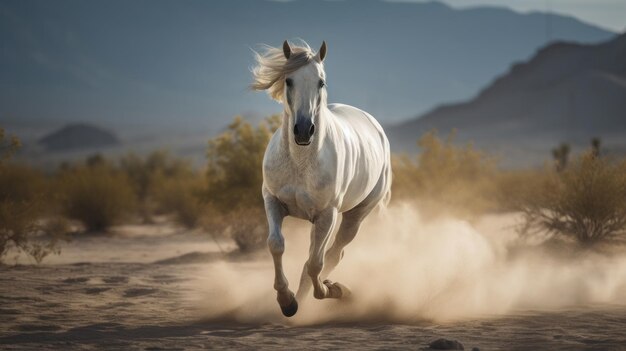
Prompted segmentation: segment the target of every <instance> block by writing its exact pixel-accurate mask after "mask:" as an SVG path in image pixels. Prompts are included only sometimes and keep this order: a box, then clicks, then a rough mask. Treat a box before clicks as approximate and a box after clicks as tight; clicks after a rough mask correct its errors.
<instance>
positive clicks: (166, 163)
mask: <svg viewBox="0 0 626 351" xmlns="http://www.w3.org/2000/svg"><path fill="white" fill-rule="evenodd" d="M119 167H120V169H121V170H122V171H123V172H124V173H125V174H126V176H127V177H128V179H129V180H130V182H131V185H132V187H133V190H134V191H135V196H136V197H137V200H138V205H139V212H140V213H141V216H142V217H143V219H144V221H146V222H150V221H151V218H152V212H153V211H154V209H153V208H152V205H153V202H155V201H156V200H157V199H156V197H157V196H162V193H163V190H162V189H161V188H162V187H163V186H169V188H171V187H172V186H171V185H170V184H165V185H164V184H163V182H167V183H170V182H171V181H172V180H179V179H184V178H186V177H188V176H189V175H190V174H192V173H193V170H192V167H191V165H190V164H189V163H187V162H185V161H184V160H181V159H177V158H174V157H172V156H171V155H170V154H169V153H168V152H167V151H155V152H152V153H151V154H149V155H148V156H146V157H140V156H138V155H136V154H133V153H130V154H127V155H125V156H124V157H122V158H121V159H120V162H119ZM169 188H168V189H169ZM157 205H162V204H157ZM166 211H169V210H166Z"/></svg>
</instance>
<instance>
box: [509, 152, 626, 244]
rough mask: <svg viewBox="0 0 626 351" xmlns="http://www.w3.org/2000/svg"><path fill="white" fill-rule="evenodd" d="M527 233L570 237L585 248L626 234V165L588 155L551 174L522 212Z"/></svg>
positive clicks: (527, 201) (527, 200)
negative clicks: (625, 232)
mask: <svg viewBox="0 0 626 351" xmlns="http://www.w3.org/2000/svg"><path fill="white" fill-rule="evenodd" d="M521 210H522V211H523V213H524V217H525V225H524V227H523V228H522V229H523V232H525V233H529V232H536V231H540V232H547V233H551V234H554V235H560V236H565V237H571V238H574V239H576V240H577V241H578V242H579V243H580V244H582V245H584V246H590V245H593V244H595V243H598V242H601V241H604V240H607V239H611V238H615V237H616V236H617V235H619V234H623V233H624V230H625V229H626V163H624V162H622V163H612V162H610V161H609V160H607V159H604V158H599V157H595V156H594V155H593V154H592V153H587V154H585V155H583V156H581V157H579V158H578V159H577V160H576V161H575V162H572V163H571V164H570V166H569V167H568V168H567V169H566V170H563V171H561V172H560V173H559V172H556V173H551V174H550V175H549V176H547V177H545V180H544V181H542V182H541V183H540V184H539V188H538V189H536V191H533V196H532V197H528V198H527V199H526V201H525V203H524V205H523V206H522V207H521Z"/></svg>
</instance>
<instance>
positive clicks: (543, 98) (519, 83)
mask: <svg viewBox="0 0 626 351" xmlns="http://www.w3.org/2000/svg"><path fill="white" fill-rule="evenodd" d="M453 128H454V129H456V130H457V133H458V134H457V135H458V138H459V140H460V141H468V140H472V141H474V142H475V144H476V145H477V146H479V147H483V148H485V149H488V150H492V151H501V152H503V153H505V154H506V153H509V152H513V155H517V156H524V157H526V158H529V160H530V161H533V162H536V161H538V159H537V157H543V158H547V157H549V153H548V150H549V149H550V148H551V147H553V146H555V145H556V144H558V143H560V142H568V143H571V144H573V145H574V146H579V147H583V146H587V145H588V143H589V140H590V139H591V138H592V137H601V138H602V139H603V140H605V141H606V145H607V146H611V145H612V147H613V148H614V149H615V150H617V151H619V150H621V151H626V34H622V35H620V36H618V37H616V38H615V39H613V40H610V41H608V42H605V43H602V44H597V45H581V44H576V43H567V42H559V43H554V44H552V45H549V46H547V47H544V48H542V49H541V50H539V51H538V52H537V54H536V55H535V56H534V57H533V58H532V59H531V60H529V61H528V62H525V63H519V64H516V65H513V66H512V68H511V69H510V70H509V72H508V73H506V74H505V75H503V76H502V77H500V78H498V79H496V80H495V81H494V82H493V83H492V84H491V85H489V86H488V87H487V88H486V89H484V90H483V91H482V92H481V93H480V94H479V95H478V96H477V97H476V98H474V99H472V100H470V101H468V102H465V103H459V104H453V105H447V106H442V107H439V108H436V109H434V110H433V111H431V112H429V113H426V114H424V115H422V116H420V117H417V118H415V119H413V120H410V121H407V122H404V123H401V124H398V125H395V126H391V127H389V128H387V130H388V133H389V134H390V136H391V138H392V144H393V147H394V148H395V149H396V150H405V151H411V150H416V149H415V141H416V140H417V139H418V138H419V136H420V135H421V134H423V133H425V132H426V131H428V130H431V129H437V130H438V131H439V132H443V133H447V132H449V131H450V130H451V129H453ZM533 153H534V156H533V155H532V154H533ZM523 154H525V155H523Z"/></svg>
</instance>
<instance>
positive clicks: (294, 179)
mask: <svg viewBox="0 0 626 351" xmlns="http://www.w3.org/2000/svg"><path fill="white" fill-rule="evenodd" d="M272 178H273V179H266V183H267V186H268V188H269V190H270V191H271V192H272V193H273V194H274V196H276V197H277V198H278V199H279V200H280V201H281V202H282V203H283V204H284V205H285V206H286V207H287V210H288V211H289V214H290V215H291V216H294V217H298V218H302V219H309V220H310V219H312V218H314V217H315V216H316V215H317V213H318V212H319V211H321V210H323V209H325V208H327V207H328V206H329V205H330V204H331V202H332V199H333V196H332V194H333V193H334V192H333V191H332V190H333V189H334V187H333V184H334V183H333V177H332V176H330V175H329V174H328V173H325V172H320V170H319V169H317V170H312V169H305V170H297V169H289V168H285V169H283V170H282V172H280V173H279V174H278V175H277V176H276V177H272Z"/></svg>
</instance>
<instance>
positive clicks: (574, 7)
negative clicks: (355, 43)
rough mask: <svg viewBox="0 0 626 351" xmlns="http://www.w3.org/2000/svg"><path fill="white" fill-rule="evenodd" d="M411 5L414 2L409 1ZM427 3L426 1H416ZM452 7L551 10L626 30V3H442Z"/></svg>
mask: <svg viewBox="0 0 626 351" xmlns="http://www.w3.org/2000/svg"><path fill="white" fill-rule="evenodd" d="M408 1H411V0H408ZM414 1H427V0H414ZM440 1H442V2H444V3H446V4H448V5H450V6H452V7H456V8H466V7H472V6H479V5H491V6H506V7H510V8H512V9H514V10H517V11H521V12H528V11H541V12H546V11H547V10H548V9H550V11H552V12H557V13H560V14H564V15H570V16H574V17H577V18H578V19H580V20H583V21H585V22H588V23H593V24H595V25H598V26H601V27H604V28H606V29H612V30H615V31H618V32H623V31H624V30H625V29H626V0H440Z"/></svg>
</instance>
